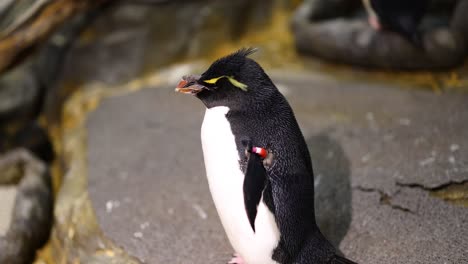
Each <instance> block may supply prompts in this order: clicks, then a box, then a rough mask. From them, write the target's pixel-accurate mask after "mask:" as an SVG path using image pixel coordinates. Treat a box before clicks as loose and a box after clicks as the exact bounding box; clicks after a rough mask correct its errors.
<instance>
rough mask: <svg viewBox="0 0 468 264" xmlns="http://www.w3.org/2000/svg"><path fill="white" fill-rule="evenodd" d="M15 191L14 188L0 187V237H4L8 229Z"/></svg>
mask: <svg viewBox="0 0 468 264" xmlns="http://www.w3.org/2000/svg"><path fill="white" fill-rule="evenodd" d="M16 192H17V189H16V188H15V187H14V186H0V197H2V202H1V203H0V236H4V235H5V234H6V233H7V231H8V228H9V227H10V223H11V218H12V215H13V208H14V205H15V197H16Z"/></svg>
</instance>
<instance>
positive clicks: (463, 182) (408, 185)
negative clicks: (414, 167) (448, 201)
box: [396, 180, 468, 191]
mask: <svg viewBox="0 0 468 264" xmlns="http://www.w3.org/2000/svg"><path fill="white" fill-rule="evenodd" d="M467 183H468V180H463V181H459V182H458V181H449V182H447V183H443V184H441V185H438V186H435V187H426V186H424V185H422V184H419V183H402V182H398V181H397V182H396V185H397V186H399V187H407V188H416V189H421V190H424V191H440V190H443V189H446V188H448V187H450V186H453V185H464V184H467Z"/></svg>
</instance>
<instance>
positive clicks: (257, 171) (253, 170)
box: [243, 144, 267, 232]
mask: <svg viewBox="0 0 468 264" xmlns="http://www.w3.org/2000/svg"><path fill="white" fill-rule="evenodd" d="M248 145H250V146H247V148H248V150H250V149H252V147H251V144H248ZM266 178H267V174H266V170H265V167H264V166H263V160H262V158H261V157H260V156H259V155H258V154H255V153H250V155H249V160H248V162H247V169H246V170H245V178H244V186H243V190H244V205H245V211H246V212H247V217H248V218H249V222H250V226H251V227H252V229H253V231H254V232H255V218H256V216H257V207H258V204H259V203H260V199H261V198H262V192H263V189H264V188H265V184H266Z"/></svg>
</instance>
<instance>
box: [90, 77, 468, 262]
mask: <svg viewBox="0 0 468 264" xmlns="http://www.w3.org/2000/svg"><path fill="white" fill-rule="evenodd" d="M274 79H275V80H276V83H277V84H278V86H279V88H280V90H282V91H283V93H284V94H285V95H286V97H287V98H288V99H289V101H290V103H291V105H292V107H293V109H294V110H295V113H296V116H297V119H298V121H299V123H300V125H301V128H302V130H303V133H304V136H305V137H306V140H307V143H308V145H309V148H310V151H311V156H312V159H313V164H314V169H315V174H316V175H315V181H316V197H317V201H316V203H317V214H318V216H317V218H318V221H319V223H320V226H321V227H322V229H323V230H324V233H325V234H326V236H327V237H329V238H330V240H331V241H333V243H334V244H336V245H339V247H340V249H341V250H342V251H343V252H344V253H345V254H346V255H347V256H348V257H350V258H351V259H353V260H356V261H358V262H359V263H434V264H435V263H437V264H438V263H464V261H466V260H467V259H468V252H467V251H466V248H468V241H467V240H466V237H467V236H468V229H466V228H464V226H466V224H467V222H468V209H467V208H466V207H463V206H457V205H454V204H452V203H449V202H447V201H444V200H442V199H439V198H436V197H435V196H434V195H433V191H434V190H440V189H444V188H445V187H446V186H450V185H454V184H455V183H457V182H467V181H468V171H467V170H468V146H467V145H466V144H467V143H466V139H465V138H466V135H465V133H464V131H466V129H467V127H466V125H467V123H466V120H467V119H468V107H467V105H466V102H467V100H468V95H466V94H455V93H453V94H450V93H447V94H442V95H436V94H433V93H431V92H426V91H417V90H403V89H400V88H398V87H385V86H384V85H381V84H372V83H357V82H353V83H345V82H342V81H339V80H330V79H327V78H323V77H321V76H316V75H313V74H293V73H288V74H287V75H285V74H281V73H277V74H274ZM203 112H204V109H203V106H202V104H201V103H200V102H198V101H197V99H195V98H192V97H190V96H184V95H180V94H175V93H174V92H173V87H158V88H155V89H148V90H143V91H140V92H136V93H133V94H130V95H125V96H121V97H115V98H111V99H106V100H105V101H104V102H103V103H102V105H101V106H100V107H99V108H98V109H97V110H96V111H95V112H94V113H92V114H91V116H90V118H89V121H88V124H87V127H88V133H89V134H88V149H89V153H88V163H89V187H88V190H89V195H90V198H91V201H92V203H93V206H94V208H95V211H96V214H97V218H98V222H99V224H100V225H101V227H102V229H103V231H104V233H105V235H106V236H108V237H110V238H111V239H112V240H113V241H115V242H116V243H117V244H118V245H120V246H122V247H123V248H124V249H125V250H126V251H128V252H129V253H130V254H131V255H134V256H136V257H138V258H139V259H140V260H142V261H145V262H146V263H188V262H190V263H196V264H197V263H200V264H201V263H224V262H225V261H226V260H228V258H229V257H230V254H231V253H232V249H231V247H230V245H229V243H228V241H227V239H226V237H225V235H224V232H223V229H222V227H221V225H220V222H219V220H218V217H217V214H216V211H215V209H214V206H213V203H212V201H211V197H210V194H209V190H208V186H207V182H206V180H205V176H204V165H203V157H202V152H201V146H200V138H199V133H200V132H199V131H200V125H201V120H202V117H203ZM464 189H465V190H464V192H465V193H466V192H468V190H466V188H464ZM465 263H466V262H465Z"/></svg>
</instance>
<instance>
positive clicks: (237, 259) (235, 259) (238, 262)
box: [228, 253, 247, 264]
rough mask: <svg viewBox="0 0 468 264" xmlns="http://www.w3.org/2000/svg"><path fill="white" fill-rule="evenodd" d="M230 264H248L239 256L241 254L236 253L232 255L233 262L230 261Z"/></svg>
mask: <svg viewBox="0 0 468 264" xmlns="http://www.w3.org/2000/svg"><path fill="white" fill-rule="evenodd" d="M228 264H247V263H245V261H244V260H243V259H242V257H241V256H239V254H237V253H234V254H233V255H232V259H231V261H229V262H228Z"/></svg>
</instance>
